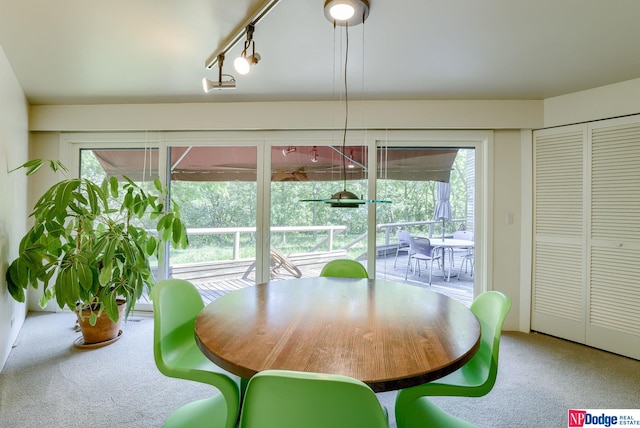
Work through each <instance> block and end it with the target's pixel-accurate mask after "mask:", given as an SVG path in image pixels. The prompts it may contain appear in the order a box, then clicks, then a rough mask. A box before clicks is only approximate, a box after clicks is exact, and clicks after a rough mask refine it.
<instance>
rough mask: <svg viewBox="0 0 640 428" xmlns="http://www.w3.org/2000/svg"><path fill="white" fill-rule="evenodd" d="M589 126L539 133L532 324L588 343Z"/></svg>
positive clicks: (544, 330) (559, 335) (535, 159)
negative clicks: (586, 155)
mask: <svg viewBox="0 0 640 428" xmlns="http://www.w3.org/2000/svg"><path fill="white" fill-rule="evenodd" d="M586 129H587V128H586V126H582V125H580V126H568V127H562V128H555V129H547V130H541V131H536V132H535V133H534V192H533V195H534V203H533V207H534V215H533V218H534V231H533V233H534V241H533V242H534V248H533V289H532V308H531V328H532V330H535V331H540V332H544V333H548V334H551V335H554V336H558V337H562V338H565V339H569V340H573V341H576V342H581V343H584V341H585V317H586V311H585V302H586V290H585V288H586V287H585V275H586V262H585V261H586V240H585V237H586V235H585V230H586V228H585V213H584V206H585V204H584V185H583V182H584V179H585V168H584V165H585V163H584V162H585V161H584V147H585V145H584V141H585V140H586Z"/></svg>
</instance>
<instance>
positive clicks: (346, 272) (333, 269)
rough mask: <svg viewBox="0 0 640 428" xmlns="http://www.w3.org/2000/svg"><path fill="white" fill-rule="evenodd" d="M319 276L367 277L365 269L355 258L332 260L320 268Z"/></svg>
mask: <svg viewBox="0 0 640 428" xmlns="http://www.w3.org/2000/svg"><path fill="white" fill-rule="evenodd" d="M320 276H333V277H340V278H369V274H368V273H367V270H366V269H365V268H364V266H362V265H361V264H360V263H358V262H357V261H355V260H350V259H337V260H332V261H330V262H329V263H327V264H326V265H324V267H323V268H322V271H321V272H320Z"/></svg>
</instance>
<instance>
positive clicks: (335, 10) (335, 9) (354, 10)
mask: <svg viewBox="0 0 640 428" xmlns="http://www.w3.org/2000/svg"><path fill="white" fill-rule="evenodd" d="M324 13H325V16H326V17H327V19H328V20H329V21H330V22H332V23H333V25H334V26H336V25H339V26H342V27H345V56H344V106H345V114H344V128H343V130H342V148H341V151H340V156H341V160H342V167H341V170H340V172H341V176H342V177H341V178H342V184H343V187H342V190H341V191H339V192H336V193H334V194H333V195H331V198H329V199H303V200H302V201H301V202H324V203H327V204H329V205H330V206H331V207H332V208H358V207H359V206H361V205H364V204H365V203H368V202H378V203H390V202H391V201H385V200H376V199H362V198H358V196H357V195H356V194H354V193H352V192H350V191H348V190H347V163H346V161H347V157H348V158H349V162H350V163H351V164H352V165H353V156H348V155H347V153H346V143H347V129H348V128H349V90H348V89H349V88H348V85H347V63H348V58H349V27H350V26H351V25H358V24H362V23H364V21H365V19H366V18H367V16H369V2H368V1H367V0H327V1H326V2H325V4H324ZM363 66H364V65H363Z"/></svg>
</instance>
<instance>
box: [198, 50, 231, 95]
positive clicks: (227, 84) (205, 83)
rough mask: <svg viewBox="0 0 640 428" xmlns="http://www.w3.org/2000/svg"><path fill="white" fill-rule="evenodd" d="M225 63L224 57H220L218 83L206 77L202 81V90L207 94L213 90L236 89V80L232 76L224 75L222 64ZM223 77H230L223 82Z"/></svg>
mask: <svg viewBox="0 0 640 428" xmlns="http://www.w3.org/2000/svg"><path fill="white" fill-rule="evenodd" d="M223 63H224V55H223V54H220V55H218V81H217V82H215V81H213V80H209V79H207V78H206V77H205V78H203V79H202V89H203V90H204V92H205V93H207V92H209V91H211V90H213V89H235V88H236V79H235V78H234V77H233V76H232V75H230V74H222V64H223ZM223 77H228V78H229V79H228V80H222V78H223Z"/></svg>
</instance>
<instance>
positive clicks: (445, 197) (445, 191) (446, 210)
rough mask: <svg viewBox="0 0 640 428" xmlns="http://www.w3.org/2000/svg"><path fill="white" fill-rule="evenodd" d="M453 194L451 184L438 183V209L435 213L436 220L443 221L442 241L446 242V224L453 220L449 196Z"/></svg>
mask: <svg viewBox="0 0 640 428" xmlns="http://www.w3.org/2000/svg"><path fill="white" fill-rule="evenodd" d="M450 194H451V183H445V182H441V181H438V182H437V183H436V209H435V210H434V212H433V219H434V220H442V240H443V241H444V223H445V221H447V220H449V221H451V219H452V218H453V215H452V212H451V203H450V202H449V195H450Z"/></svg>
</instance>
